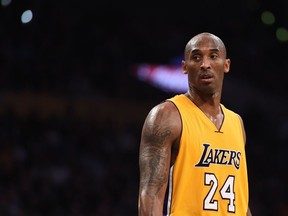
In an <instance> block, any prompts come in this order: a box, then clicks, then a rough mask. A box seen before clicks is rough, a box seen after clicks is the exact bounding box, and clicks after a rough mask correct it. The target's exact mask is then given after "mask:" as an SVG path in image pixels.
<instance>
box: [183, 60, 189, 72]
mask: <svg viewBox="0 0 288 216" xmlns="http://www.w3.org/2000/svg"><path fill="white" fill-rule="evenodd" d="M182 72H183V74H187V73H188V72H187V65H186V62H185V61H184V60H182Z"/></svg>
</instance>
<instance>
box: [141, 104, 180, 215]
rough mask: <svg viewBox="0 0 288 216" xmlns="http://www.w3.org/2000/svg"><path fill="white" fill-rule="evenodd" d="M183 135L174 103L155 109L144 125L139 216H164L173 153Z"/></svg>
mask: <svg viewBox="0 0 288 216" xmlns="http://www.w3.org/2000/svg"><path fill="white" fill-rule="evenodd" d="M180 131H181V121H180V117H179V113H178V111H177V110H176V108H175V106H174V105H173V104H172V103H170V102H165V103H163V104H160V105H158V106H156V107H154V108H153V109H152V110H151V111H150V113H149V114H148V116H147V118H146V120H145V122H144V125H143V129H142V135H141V142H140V152H139V167H140V187H139V203H138V215H139V216H145V215H149V216H152V215H153V216H160V215H161V216H162V215H163V202H164V196H165V192H166V188H167V183H168V175H169V169H170V165H171V155H172V151H171V149H172V145H173V143H175V142H176V141H177V140H178V138H179V136H180Z"/></svg>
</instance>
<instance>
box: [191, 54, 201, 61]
mask: <svg viewBox="0 0 288 216" xmlns="http://www.w3.org/2000/svg"><path fill="white" fill-rule="evenodd" d="M193 59H194V60H195V61H199V60H200V59H201V57H200V56H199V55H194V56H193Z"/></svg>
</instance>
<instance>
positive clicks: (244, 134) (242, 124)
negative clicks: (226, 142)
mask: <svg viewBox="0 0 288 216" xmlns="http://www.w3.org/2000/svg"><path fill="white" fill-rule="evenodd" d="M239 119H240V122H241V126H242V131H243V136H244V142H245V145H246V132H245V128H244V123H243V120H242V118H241V116H240V115H239ZM246 216H252V213H251V211H250V207H249V206H248V209H247V213H246Z"/></svg>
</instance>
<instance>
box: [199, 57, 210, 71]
mask: <svg viewBox="0 0 288 216" xmlns="http://www.w3.org/2000/svg"><path fill="white" fill-rule="evenodd" d="M201 68H202V69H205V70H206V69H209V68H210V61H209V58H207V57H203V59H202V63H201Z"/></svg>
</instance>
